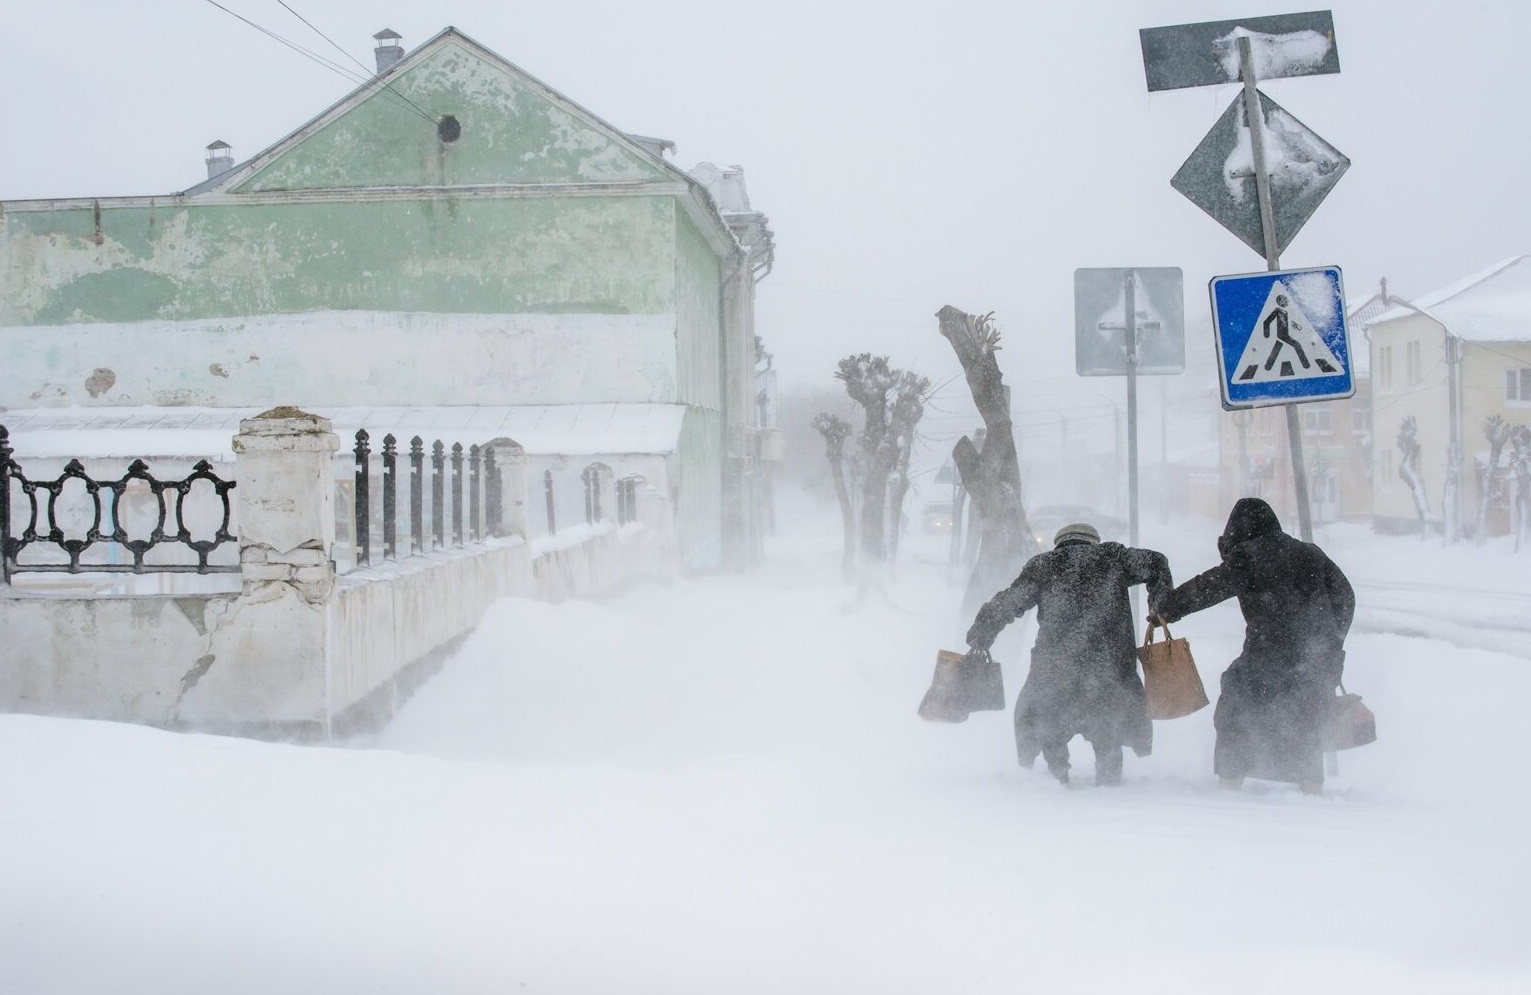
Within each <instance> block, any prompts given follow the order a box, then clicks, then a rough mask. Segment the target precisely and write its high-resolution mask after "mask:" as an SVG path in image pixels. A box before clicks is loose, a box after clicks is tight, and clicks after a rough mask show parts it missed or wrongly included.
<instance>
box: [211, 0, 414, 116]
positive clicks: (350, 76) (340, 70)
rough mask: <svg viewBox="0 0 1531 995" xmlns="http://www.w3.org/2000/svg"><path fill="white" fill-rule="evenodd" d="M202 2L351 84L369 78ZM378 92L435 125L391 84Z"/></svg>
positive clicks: (214, 0) (215, 3)
mask: <svg viewBox="0 0 1531 995" xmlns="http://www.w3.org/2000/svg"><path fill="white" fill-rule="evenodd" d="M204 2H205V3H208V4H210V5H212V6H213V7H216V8H217V9H219V10H221V11H223V12H224V13H225V14H228V15H229V16H230V17H232V18H234V19H235V20H237V21H240V22H241V23H243V24H246V25H248V26H249V27H251V28H254V29H255V30H256V31H259V32H260V33H261V34H263V35H265V36H266V37H268V38H270V39H272V40H273V41H276V42H279V43H280V44H282V45H285V46H286V47H287V48H290V49H292V50H293V51H294V52H297V53H298V54H299V55H302V56H303V57H304V58H306V59H309V60H311V61H313V62H317V63H318V64H319V65H321V66H324V67H325V68H326V69H329V70H330V71H331V72H334V73H337V74H339V75H340V76H341V77H343V78H345V79H347V80H349V81H350V82H352V83H365V82H367V80H368V78H369V77H366V76H360V75H358V74H356V73H354V72H352V71H351V70H350V69H348V68H347V67H345V66H343V65H341V64H340V63H338V62H335V61H334V60H333V59H329V58H326V57H324V56H322V55H320V54H319V53H317V52H314V51H312V50H310V49H307V48H304V47H303V46H302V45H299V44H298V43H297V42H294V41H291V40H289V39H287V38H284V37H282V36H281V35H279V34H277V33H276V32H275V31H272V30H270V29H268V28H264V27H262V26H261V25H259V24H256V23H255V22H254V21H252V20H250V19H249V18H248V17H245V16H244V15H243V14H240V13H238V12H236V11H233V10H230V9H229V8H227V7H225V6H224V5H223V4H221V3H219V2H218V0H204ZM284 6H285V5H284ZM363 68H365V67H363ZM379 92H386V93H387V94H388V95H389V96H391V97H393V98H395V99H396V100H398V101H402V102H403V103H404V104H405V105H407V106H408V107H409V109H410V110H411V111H413V112H414V113H416V114H418V115H420V116H421V117H422V118H424V119H425V120H427V121H429V122H430V123H431V124H433V125H434V124H435V123H436V119H435V118H434V117H432V116H431V115H430V114H428V113H426V112H425V111H424V110H422V109H421V108H420V107H419V106H417V105H416V104H415V103H414V102H413V101H411V100H410V99H409V98H407V97H405V96H404V95H403V94H401V93H399V92H398V91H397V90H394V89H393V88H392V85H391V84H390V85H389V86H385V87H382V88H381V89H380V91H379Z"/></svg>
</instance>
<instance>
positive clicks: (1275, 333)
mask: <svg viewBox="0 0 1531 995" xmlns="http://www.w3.org/2000/svg"><path fill="white" fill-rule="evenodd" d="M1208 290H1209V292H1210V294H1211V297H1212V327H1213V331H1214V333H1215V338H1216V340H1217V361H1218V370H1219V372H1220V375H1221V379H1222V385H1223V407H1224V408H1226V409H1228V410H1229V411H1234V410H1237V409H1239V408H1257V407H1261V406H1264V405H1268V404H1294V403H1300V402H1303V401H1326V400H1331V399H1334V398H1341V397H1350V396H1351V395H1352V394H1354V393H1355V379H1354V377H1352V375H1351V363H1350V340H1349V332H1348V329H1347V328H1346V327H1345V289H1344V285H1343V284H1342V282H1341V280H1340V268H1339V267H1338V266H1326V267H1323V268H1320V269H1302V270H1279V271H1277V272H1274V273H1249V274H1245V275H1242V276H1216V277H1213V278H1212V282H1211V284H1210V285H1209V286H1208Z"/></svg>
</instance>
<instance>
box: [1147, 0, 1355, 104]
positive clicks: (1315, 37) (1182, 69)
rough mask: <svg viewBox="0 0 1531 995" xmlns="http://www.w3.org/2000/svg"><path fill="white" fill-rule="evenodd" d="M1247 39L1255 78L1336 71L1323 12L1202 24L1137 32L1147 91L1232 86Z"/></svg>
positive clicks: (1329, 21)
mask: <svg viewBox="0 0 1531 995" xmlns="http://www.w3.org/2000/svg"><path fill="white" fill-rule="evenodd" d="M1241 34H1242V35H1247V36H1248V37H1249V47H1250V56H1251V57H1252V58H1253V60H1254V70H1255V76H1256V77H1257V78H1259V79H1280V78H1282V77H1288V76H1318V75H1323V74H1326V73H1337V72H1339V71H1340V54H1339V51H1338V50H1337V49H1336V48H1335V44H1334V17H1333V16H1332V15H1331V14H1330V13H1329V11H1327V10H1313V11H1308V12H1307V13H1303V14H1276V15H1273V16H1269V17H1245V18H1241V19H1240V20H1236V21H1203V22H1202V23H1200V24H1174V25H1170V26H1168V27H1163V28H1142V29H1141V30H1139V31H1138V40H1139V43H1140V44H1141V45H1142V47H1143V72H1144V74H1145V75H1146V76H1147V77H1148V89H1149V90H1150V91H1154V90H1178V89H1180V88H1182V87H1187V86H1211V85H1214V84H1217V83H1234V82H1237V81H1238V80H1239V78H1240V73H1239V54H1238V41H1237V39H1238V37H1239V36H1240V35H1241Z"/></svg>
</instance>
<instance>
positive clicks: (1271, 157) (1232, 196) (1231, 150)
mask: <svg viewBox="0 0 1531 995" xmlns="http://www.w3.org/2000/svg"><path fill="white" fill-rule="evenodd" d="M1260 107H1261V111H1262V113H1263V114H1264V116H1265V132H1264V135H1265V137H1264V145H1265V168H1266V171H1267V172H1268V173H1269V174H1270V183H1271V206H1272V209H1273V211H1274V212H1275V216H1276V251H1277V252H1278V253H1279V252H1283V251H1285V250H1286V247H1287V246H1288V245H1289V244H1291V241H1292V239H1293V238H1295V237H1296V236H1297V233H1298V232H1299V231H1300V230H1302V226H1303V225H1305V224H1307V222H1308V218H1310V217H1312V216H1313V212H1314V211H1315V210H1317V209H1318V205H1319V204H1320V203H1322V202H1323V199H1324V198H1325V197H1326V196H1328V194H1329V190H1330V189H1331V188H1332V187H1333V186H1334V185H1335V184H1336V183H1338V182H1339V180H1340V177H1341V176H1343V175H1344V173H1345V170H1347V169H1349V168H1350V160H1349V159H1347V158H1345V156H1343V155H1341V154H1340V152H1339V151H1338V150H1337V149H1335V148H1334V146H1332V145H1330V144H1329V143H1328V142H1326V141H1324V140H1323V139H1322V138H1320V137H1318V135H1316V134H1314V133H1313V132H1312V131H1310V130H1309V129H1308V127H1307V126H1306V125H1304V124H1303V123H1302V122H1301V121H1299V120H1297V119H1296V118H1295V117H1293V116H1292V115H1291V114H1290V113H1288V112H1287V111H1286V110H1285V109H1284V108H1282V107H1281V106H1280V105H1279V104H1277V103H1276V102H1275V101H1274V100H1272V99H1271V98H1269V97H1267V96H1266V95H1265V94H1263V93H1262V94H1260ZM1170 186H1172V187H1174V188H1175V189H1176V190H1179V191H1180V192H1181V193H1183V194H1185V195H1186V197H1188V198H1189V199H1190V200H1191V203H1193V204H1195V205H1196V206H1197V207H1199V208H1201V209H1202V210H1203V211H1206V212H1207V213H1208V214H1210V215H1211V216H1212V218H1213V219H1214V220H1215V221H1217V222H1218V223H1219V224H1221V225H1222V226H1223V227H1224V228H1227V229H1228V230H1229V231H1231V232H1233V233H1234V234H1235V235H1237V236H1238V237H1239V238H1240V239H1242V240H1243V242H1244V244H1246V245H1248V246H1249V247H1250V248H1251V249H1254V250H1255V252H1257V253H1259V254H1260V255H1261V256H1264V255H1265V238H1264V230H1263V228H1262V226H1261V223H1260V198H1259V195H1258V193H1257V192H1256V190H1255V174H1254V152H1253V144H1252V143H1251V142H1250V138H1249V128H1248V127H1246V125H1245V122H1244V97H1243V95H1242V94H1241V95H1239V96H1238V97H1236V98H1234V101H1233V103H1231V104H1229V105H1228V109H1227V110H1226V111H1224V112H1223V116H1222V117H1220V118H1218V119H1217V123H1216V124H1214V125H1213V126H1212V130H1211V131H1209V132H1207V137H1205V138H1203V139H1202V140H1201V144H1200V145H1198V146H1196V151H1194V152H1192V153H1191V157H1190V158H1189V159H1187V160H1186V161H1185V165H1183V166H1181V167H1180V171H1179V172H1177V173H1176V174H1175V176H1174V178H1173V179H1171V180H1170Z"/></svg>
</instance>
